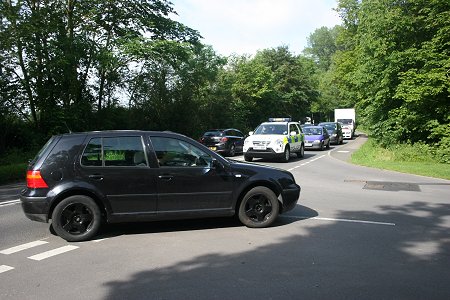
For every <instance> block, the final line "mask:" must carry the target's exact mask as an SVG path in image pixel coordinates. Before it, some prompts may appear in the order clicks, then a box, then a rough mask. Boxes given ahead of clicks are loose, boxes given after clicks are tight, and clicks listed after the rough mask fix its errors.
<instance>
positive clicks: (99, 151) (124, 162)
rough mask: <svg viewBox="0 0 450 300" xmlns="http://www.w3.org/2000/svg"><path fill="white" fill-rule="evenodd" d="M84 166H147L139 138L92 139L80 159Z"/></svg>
mask: <svg viewBox="0 0 450 300" xmlns="http://www.w3.org/2000/svg"><path fill="white" fill-rule="evenodd" d="M81 163H82V165H84V166H106V167H108V166H122V167H123V166H125V167H134V166H148V162H147V157H146V155H145V151H144V145H143V143H142V138H141V137H140V136H123V137H104V138H93V139H91V140H90V141H89V143H88V145H87V146H86V149H85V151H84V153H83V156H82V158H81Z"/></svg>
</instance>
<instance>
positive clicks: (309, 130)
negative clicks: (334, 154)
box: [303, 127, 322, 135]
mask: <svg viewBox="0 0 450 300" xmlns="http://www.w3.org/2000/svg"><path fill="white" fill-rule="evenodd" d="M303 133H304V134H306V135H321V134H322V129H321V128H315V127H304V128H303Z"/></svg>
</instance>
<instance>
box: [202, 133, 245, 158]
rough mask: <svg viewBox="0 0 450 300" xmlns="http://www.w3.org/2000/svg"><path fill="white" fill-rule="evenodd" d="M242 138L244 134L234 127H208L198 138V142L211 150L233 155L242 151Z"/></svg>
mask: <svg viewBox="0 0 450 300" xmlns="http://www.w3.org/2000/svg"><path fill="white" fill-rule="evenodd" d="M244 138H245V137H244V134H242V132H241V131H239V130H237V129H234V128H230V129H210V130H208V131H207V132H205V133H204V134H203V136H202V137H201V138H200V143H202V144H203V145H205V146H207V147H208V148H209V149H211V150H213V151H216V152H219V153H222V154H225V155H229V156H234V155H235V154H236V153H242V147H243V145H244Z"/></svg>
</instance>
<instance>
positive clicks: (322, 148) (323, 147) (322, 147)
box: [320, 142, 325, 151]
mask: <svg viewBox="0 0 450 300" xmlns="http://www.w3.org/2000/svg"><path fill="white" fill-rule="evenodd" d="M324 149H325V145H324V142H321V143H320V151H323V150H324Z"/></svg>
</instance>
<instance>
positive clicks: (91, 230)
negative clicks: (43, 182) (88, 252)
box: [52, 195, 101, 242]
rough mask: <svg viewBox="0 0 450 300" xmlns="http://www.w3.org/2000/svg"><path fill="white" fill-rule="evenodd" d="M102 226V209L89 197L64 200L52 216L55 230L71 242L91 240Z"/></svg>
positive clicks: (79, 196) (78, 196) (73, 197)
mask: <svg viewBox="0 0 450 300" xmlns="http://www.w3.org/2000/svg"><path fill="white" fill-rule="evenodd" d="M100 224H101V213H100V209H99V207H98V206H97V204H96V203H95V201H94V200H93V199H92V198H90V197H87V196H81V195H77V196H70V197H68V198H66V199H64V200H63V201H61V202H60V203H59V204H58V205H57V206H56V207H55V209H54V211H53V214H52V226H53V229H54V230H55V232H56V233H57V234H58V235H59V236H60V237H62V238H63V239H65V240H66V241H69V242H80V241H85V240H89V239H90V238H92V237H93V236H94V235H95V234H96V233H97V232H98V230H99V228H100Z"/></svg>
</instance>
